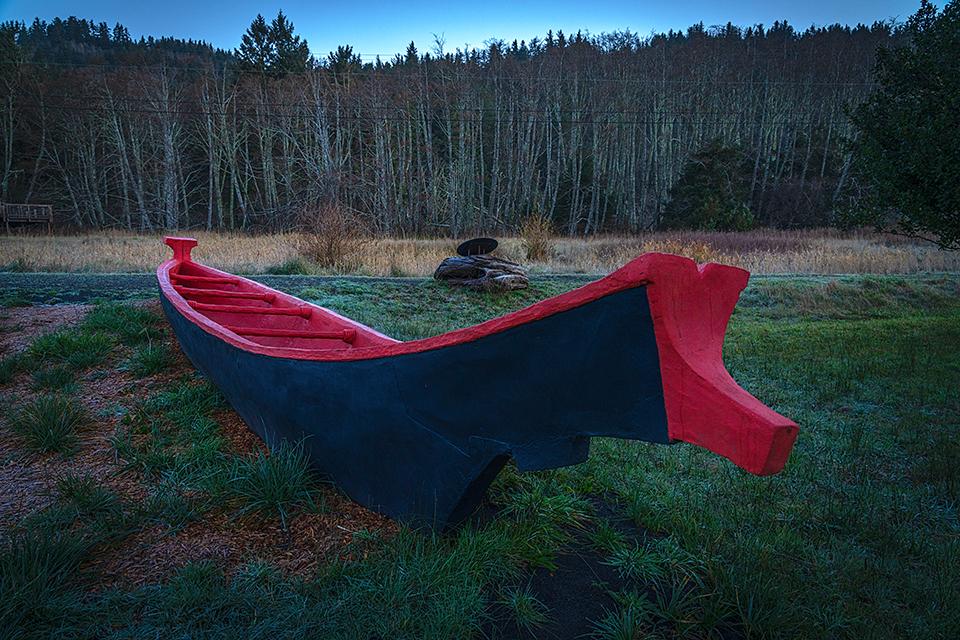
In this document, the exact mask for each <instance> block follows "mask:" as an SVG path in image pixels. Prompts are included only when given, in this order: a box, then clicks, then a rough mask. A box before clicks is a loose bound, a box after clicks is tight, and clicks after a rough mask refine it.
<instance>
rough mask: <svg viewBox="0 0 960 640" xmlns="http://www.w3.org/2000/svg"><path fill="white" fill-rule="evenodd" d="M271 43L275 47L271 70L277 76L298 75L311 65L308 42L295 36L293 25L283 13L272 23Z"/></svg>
mask: <svg viewBox="0 0 960 640" xmlns="http://www.w3.org/2000/svg"><path fill="white" fill-rule="evenodd" d="M269 41H270V43H271V44H272V45H273V63H272V65H271V67H270V70H271V71H272V72H273V73H274V74H276V75H282V74H285V73H298V72H301V71H304V70H305V69H307V67H308V66H309V64H310V48H309V47H308V46H307V41H306V40H302V39H301V38H300V36H298V35H296V34H294V32H293V23H292V22H290V20H288V19H287V17H286V16H285V15H283V11H281V12H279V13H278V14H277V17H276V18H274V19H273V22H271V23H270V33H269Z"/></svg>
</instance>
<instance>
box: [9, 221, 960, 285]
mask: <svg viewBox="0 0 960 640" xmlns="http://www.w3.org/2000/svg"><path fill="white" fill-rule="evenodd" d="M191 233H192V235H194V236H195V237H197V238H198V239H199V241H200V246H199V247H198V248H197V249H196V251H195V255H196V256H197V258H198V259H199V260H200V261H202V262H204V263H205V264H209V265H211V266H214V267H217V268H219V269H224V270H226V271H230V272H232V273H244V274H256V273H274V274H290V273H303V274H317V273H323V274H331V273H351V274H357V275H368V276H429V275H431V274H433V271H434V269H436V267H437V265H438V264H439V263H440V261H441V260H442V259H443V258H445V257H447V256H449V255H453V253H454V251H455V248H456V245H457V243H456V241H453V240H442V239H434V240H424V239H416V240H397V239H369V240H363V239H356V238H341V239H339V243H338V244H337V245H336V247H335V248H336V251H335V252H334V253H335V255H333V256H326V257H329V258H331V259H330V260H329V262H330V264H329V265H327V266H320V265H318V264H317V263H316V261H315V260H314V261H311V260H309V259H306V258H304V257H303V256H302V255H301V252H302V249H303V245H304V240H305V238H304V236H302V235H300V234H294V233H289V234H270V235H259V236H255V235H249V234H229V233H206V232H198V233H193V232H191ZM531 241H535V242H538V243H540V246H541V248H542V250H543V253H544V257H543V258H540V259H538V260H528V259H527V253H528V247H529V246H530V242H531ZM498 251H499V253H500V254H501V255H503V256H504V257H506V258H509V259H513V260H516V261H519V262H522V263H524V264H527V265H529V266H530V268H531V271H532V272H534V273H582V274H603V273H609V272H610V271H613V270H614V269H616V268H618V267H620V266H622V265H623V264H624V263H625V262H627V261H628V260H630V259H631V258H633V257H635V256H637V255H639V254H641V253H645V252H648V251H664V252H667V253H679V254H681V255H686V256H688V257H690V258H693V259H694V260H697V261H698V262H708V261H716V262H723V263H725V264H732V265H737V266H741V267H743V268H745V269H747V270H749V271H750V272H751V273H754V274H782V273H804V274H837V273H887V274H894V273H901V274H906V273H923V272H945V271H960V253H957V252H947V251H939V250H937V249H936V248H935V247H933V245H930V244H927V243H921V242H919V241H914V240H910V239H907V238H902V237H898V236H892V235H878V234H874V233H869V232H865V231H858V232H851V233H841V232H838V231H836V230H830V229H819V230H809V231H772V230H758V231H750V232H742V233H707V232H689V231H688V232H660V233H650V234H646V235H641V236H635V237H620V236H600V237H594V238H588V239H582V238H575V239H570V238H543V237H533V238H530V237H526V238H522V237H521V238H506V239H502V240H501V248H500V249H499V250H498ZM169 254H170V250H169V249H168V248H167V247H166V246H164V245H163V243H162V235H160V234H146V235H135V234H128V233H120V232H113V233H97V234H91V235H71V236H37V235H8V236H0V271H25V272H34V271H43V272H85V273H113V272H137V273H139V272H152V271H154V270H155V269H156V266H157V264H159V263H160V262H162V261H163V260H165V259H166V258H167V257H168V255H169Z"/></svg>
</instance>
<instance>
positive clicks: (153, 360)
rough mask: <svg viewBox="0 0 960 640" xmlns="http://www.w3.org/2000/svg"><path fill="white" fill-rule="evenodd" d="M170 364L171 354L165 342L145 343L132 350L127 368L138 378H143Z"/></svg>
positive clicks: (171, 360)
mask: <svg viewBox="0 0 960 640" xmlns="http://www.w3.org/2000/svg"><path fill="white" fill-rule="evenodd" d="M172 364H173V354H172V353H170V349H169V348H168V347H167V346H166V345H165V344H163V343H159V344H147V345H144V346H142V347H140V348H138V349H137V350H136V351H134V352H133V355H132V356H131V357H130V360H129V361H128V363H127V368H128V369H129V371H130V373H132V374H133V375H135V376H137V377H138V378H145V377H147V376H152V375H155V374H158V373H160V372H161V371H163V370H164V369H166V368H167V367H169V366H170V365H172Z"/></svg>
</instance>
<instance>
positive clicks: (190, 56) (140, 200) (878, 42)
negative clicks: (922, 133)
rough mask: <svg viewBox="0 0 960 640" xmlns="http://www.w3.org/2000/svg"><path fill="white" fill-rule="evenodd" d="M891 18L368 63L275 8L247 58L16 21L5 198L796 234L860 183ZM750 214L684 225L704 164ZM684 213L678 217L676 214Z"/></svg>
mask: <svg viewBox="0 0 960 640" xmlns="http://www.w3.org/2000/svg"><path fill="white" fill-rule="evenodd" d="M903 37H904V36H903V35H902V33H901V30H900V29H899V28H898V27H897V26H896V25H892V24H889V23H880V22H878V23H875V24H873V25H871V26H864V25H859V26H856V27H848V26H841V25H832V26H825V27H811V28H809V29H806V30H803V31H800V30H797V29H795V28H794V27H793V26H791V25H789V24H787V23H785V22H777V23H774V24H773V25H772V26H764V25H753V26H749V27H738V26H735V25H732V24H727V25H723V26H704V25H703V24H697V25H694V26H692V27H690V28H689V29H687V30H686V31H685V32H675V31H670V32H667V33H660V34H651V35H649V36H642V35H639V34H636V33H632V32H616V33H603V34H598V35H591V34H584V33H576V34H563V33H562V32H556V33H554V32H552V31H551V32H548V33H547V34H546V35H545V36H538V37H534V38H532V39H531V40H529V41H520V42H517V41H514V42H510V43H508V42H504V41H500V40H490V41H488V42H487V43H486V44H485V45H484V47H482V48H476V49H470V50H462V49H449V48H448V47H447V46H446V44H445V43H444V42H443V40H442V38H437V39H436V40H435V42H433V43H430V44H429V46H427V47H423V46H421V47H419V48H418V46H417V45H416V44H414V43H411V44H410V46H409V47H408V49H407V51H406V53H405V54H403V55H397V56H396V57H395V58H393V59H390V60H381V59H380V58H377V59H376V60H374V61H366V62H365V61H364V60H363V59H362V58H361V56H360V55H358V54H357V53H355V52H354V51H353V49H352V48H351V47H349V46H347V45H342V46H340V47H338V48H337V49H336V50H335V51H332V52H331V53H330V54H329V55H327V56H325V57H323V58H317V57H314V56H311V55H310V53H309V49H308V47H307V43H306V42H305V41H304V40H302V39H301V38H300V37H299V36H297V35H296V34H295V31H294V27H293V24H292V23H291V22H290V21H289V20H287V19H286V18H285V17H284V16H283V15H282V14H280V15H279V16H278V17H277V18H276V19H274V20H273V21H272V22H269V21H267V20H263V19H262V18H260V17H258V18H257V20H255V21H254V22H253V23H252V24H251V27H250V29H249V30H248V31H247V33H246V34H245V35H244V37H243V42H242V44H241V46H240V47H239V48H238V49H237V50H235V51H223V50H218V49H214V48H213V47H211V46H210V45H208V44H206V43H204V42H196V41H184V40H177V39H172V38H160V39H155V38H147V39H144V38H141V39H139V40H134V39H132V38H131V37H130V35H129V33H128V31H127V29H126V28H125V27H123V25H120V24H117V25H115V26H114V27H112V28H111V27H109V26H108V25H107V24H105V23H95V22H93V21H89V20H82V19H77V18H69V19H56V20H53V21H52V22H49V23H48V22H44V21H40V20H37V21H35V22H33V23H32V24H31V25H29V26H28V25H25V24H23V23H16V22H9V23H5V24H3V25H2V26H0V83H2V94H3V98H2V106H0V136H2V169H0V170H2V185H0V186H2V193H0V196H2V199H3V201H5V202H25V203H52V204H53V205H54V206H55V208H56V211H57V216H58V218H59V223H60V224H62V225H66V226H69V227H74V228H78V229H102V228H118V229H129V230H144V231H147V230H155V229H174V228H180V229H214V230H216V229H242V230H253V231H278V230H286V229H293V228H296V227H297V225H298V224H301V221H302V220H303V219H304V212H310V211H316V210H318V209H324V210H329V209H331V208H332V209H335V210H337V211H341V212H346V213H347V214H349V216H350V217H351V219H353V220H356V221H358V222H359V224H361V225H362V226H363V228H365V229H367V230H369V231H370V232H371V233H376V234H379V235H385V236H448V235H452V236H456V235H458V234H461V233H466V232H487V233H494V232H509V231H513V230H515V229H516V228H517V227H518V226H519V225H520V224H522V223H523V221H524V220H527V219H528V218H530V217H531V216H538V217H541V218H543V219H546V220H548V221H549V222H550V223H551V224H552V225H553V227H554V228H555V229H556V230H557V231H558V232H560V233H564V234H568V235H592V234H598V233H609V232H617V233H630V232H638V231H645V230H651V229H656V228H671V227H678V226H699V227H700V228H714V229H719V230H723V229H724V228H728V227H730V228H749V227H751V226H769V227H777V228H797V227H811V226H824V225H828V224H831V223H833V222H834V216H835V215H836V214H835V211H836V210H837V209H838V205H839V203H841V202H842V201H843V200H844V199H845V198H848V197H849V193H850V192H851V191H855V176H854V175H852V172H851V155H850V139H851V136H852V135H853V127H852V124H851V121H850V113H851V110H852V109H853V108H854V107H856V105H857V104H859V103H860V102H861V101H862V100H863V99H864V98H865V97H866V96H867V95H868V94H869V92H870V90H871V88H872V86H873V84H872V79H871V69H872V68H873V66H874V63H875V56H876V51H877V49H878V47H880V46H885V47H895V46H897V44H898V42H899V41H900V40H902V39H903ZM696 170H699V171H700V172H701V173H702V172H704V171H709V172H710V173H711V177H710V180H712V181H713V182H712V183H719V184H721V185H726V186H727V187H728V188H727V189H726V192H727V194H728V196H729V197H730V198H733V199H734V200H735V201H737V202H738V203H739V205H742V215H739V214H738V215H737V216H735V217H734V219H733V220H732V221H731V220H726V221H724V220H721V221H720V222H718V221H716V220H710V221H706V222H703V221H701V222H699V223H698V222H697V221H689V220H687V219H686V218H685V217H684V216H683V214H682V207H676V206H671V201H672V200H673V199H675V198H676V197H677V192H678V189H679V188H680V187H681V186H682V187H683V189H686V190H689V189H690V188H691V185H690V184H684V185H680V183H681V182H682V179H683V177H684V176H685V175H690V173H691V171H696ZM678 211H679V212H678Z"/></svg>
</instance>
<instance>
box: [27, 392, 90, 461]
mask: <svg viewBox="0 0 960 640" xmlns="http://www.w3.org/2000/svg"><path fill="white" fill-rule="evenodd" d="M88 423H89V418H88V416H87V412H86V411H85V410H84V409H83V407H81V406H80V405H79V404H77V403H76V402H75V401H73V400H71V399H70V398H67V397H65V396H60V395H47V396H41V397H39V398H37V399H35V400H33V401H32V402H29V403H28V404H26V405H24V406H21V407H19V408H18V409H16V410H14V412H13V415H12V416H11V418H10V426H11V428H12V429H13V431H14V433H16V434H18V435H19V436H20V437H21V438H23V440H24V442H25V444H26V446H27V447H29V448H30V449H33V450H34V451H39V452H49V451H55V452H58V453H63V454H70V453H73V451H74V449H75V448H76V445H77V442H78V439H79V438H78V434H77V432H78V431H79V430H80V429H82V428H83V427H84V426H86V425H87V424H88Z"/></svg>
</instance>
